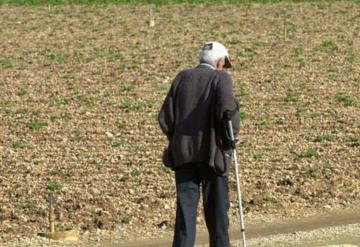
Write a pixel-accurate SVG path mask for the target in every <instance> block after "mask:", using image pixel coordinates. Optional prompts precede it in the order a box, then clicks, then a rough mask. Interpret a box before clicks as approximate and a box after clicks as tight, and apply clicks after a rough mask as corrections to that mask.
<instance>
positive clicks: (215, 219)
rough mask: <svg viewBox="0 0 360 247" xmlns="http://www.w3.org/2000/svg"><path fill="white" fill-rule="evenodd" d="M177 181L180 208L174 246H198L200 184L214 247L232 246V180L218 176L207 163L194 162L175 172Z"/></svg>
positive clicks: (178, 209) (207, 224) (178, 207)
mask: <svg viewBox="0 0 360 247" xmlns="http://www.w3.org/2000/svg"><path fill="white" fill-rule="evenodd" d="M175 181H176V193H177V209H176V222H175V234H174V241H173V247H193V246H194V243H195V236H196V211H197V207H198V203H199V198H200V185H201V187H202V195H203V207H204V213H205V221H206V226H207V228H208V232H209V240H210V247H228V246H229V234H228V229H229V218H228V214H227V213H228V210H229V207H230V203H229V195H228V178H227V177H224V176H218V175H216V174H215V173H214V171H213V170H212V169H211V168H210V167H209V166H208V165H207V164H206V163H193V164H187V165H186V166H184V167H181V168H179V169H177V170H175Z"/></svg>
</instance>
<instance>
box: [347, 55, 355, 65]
mask: <svg viewBox="0 0 360 247" xmlns="http://www.w3.org/2000/svg"><path fill="white" fill-rule="evenodd" d="M345 60H346V61H348V62H349V63H354V62H355V53H354V52H349V53H347V54H346V56H345Z"/></svg>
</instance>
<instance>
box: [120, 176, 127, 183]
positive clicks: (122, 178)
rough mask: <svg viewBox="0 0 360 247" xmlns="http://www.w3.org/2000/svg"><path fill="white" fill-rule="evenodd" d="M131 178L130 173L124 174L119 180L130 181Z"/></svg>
mask: <svg viewBox="0 0 360 247" xmlns="http://www.w3.org/2000/svg"><path fill="white" fill-rule="evenodd" d="M129 179H130V177H129V176H128V175H124V176H122V177H121V178H119V181H120V182H126V181H128V180H129Z"/></svg>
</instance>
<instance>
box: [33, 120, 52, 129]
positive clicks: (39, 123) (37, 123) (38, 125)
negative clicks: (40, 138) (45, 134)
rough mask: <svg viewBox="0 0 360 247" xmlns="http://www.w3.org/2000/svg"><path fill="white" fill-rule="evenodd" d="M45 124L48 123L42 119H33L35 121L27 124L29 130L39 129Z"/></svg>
mask: <svg viewBox="0 0 360 247" xmlns="http://www.w3.org/2000/svg"><path fill="white" fill-rule="evenodd" d="M46 126H48V124H47V123H46V122H44V121H35V122H33V123H31V124H30V125H29V128H30V129H31V130H39V129H42V128H44V127H46Z"/></svg>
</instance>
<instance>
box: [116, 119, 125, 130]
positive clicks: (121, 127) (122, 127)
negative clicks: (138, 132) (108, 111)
mask: <svg viewBox="0 0 360 247" xmlns="http://www.w3.org/2000/svg"><path fill="white" fill-rule="evenodd" d="M116 127H117V128H118V129H119V130H121V129H124V128H125V124H124V123H123V122H120V121H117V122H116Z"/></svg>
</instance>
